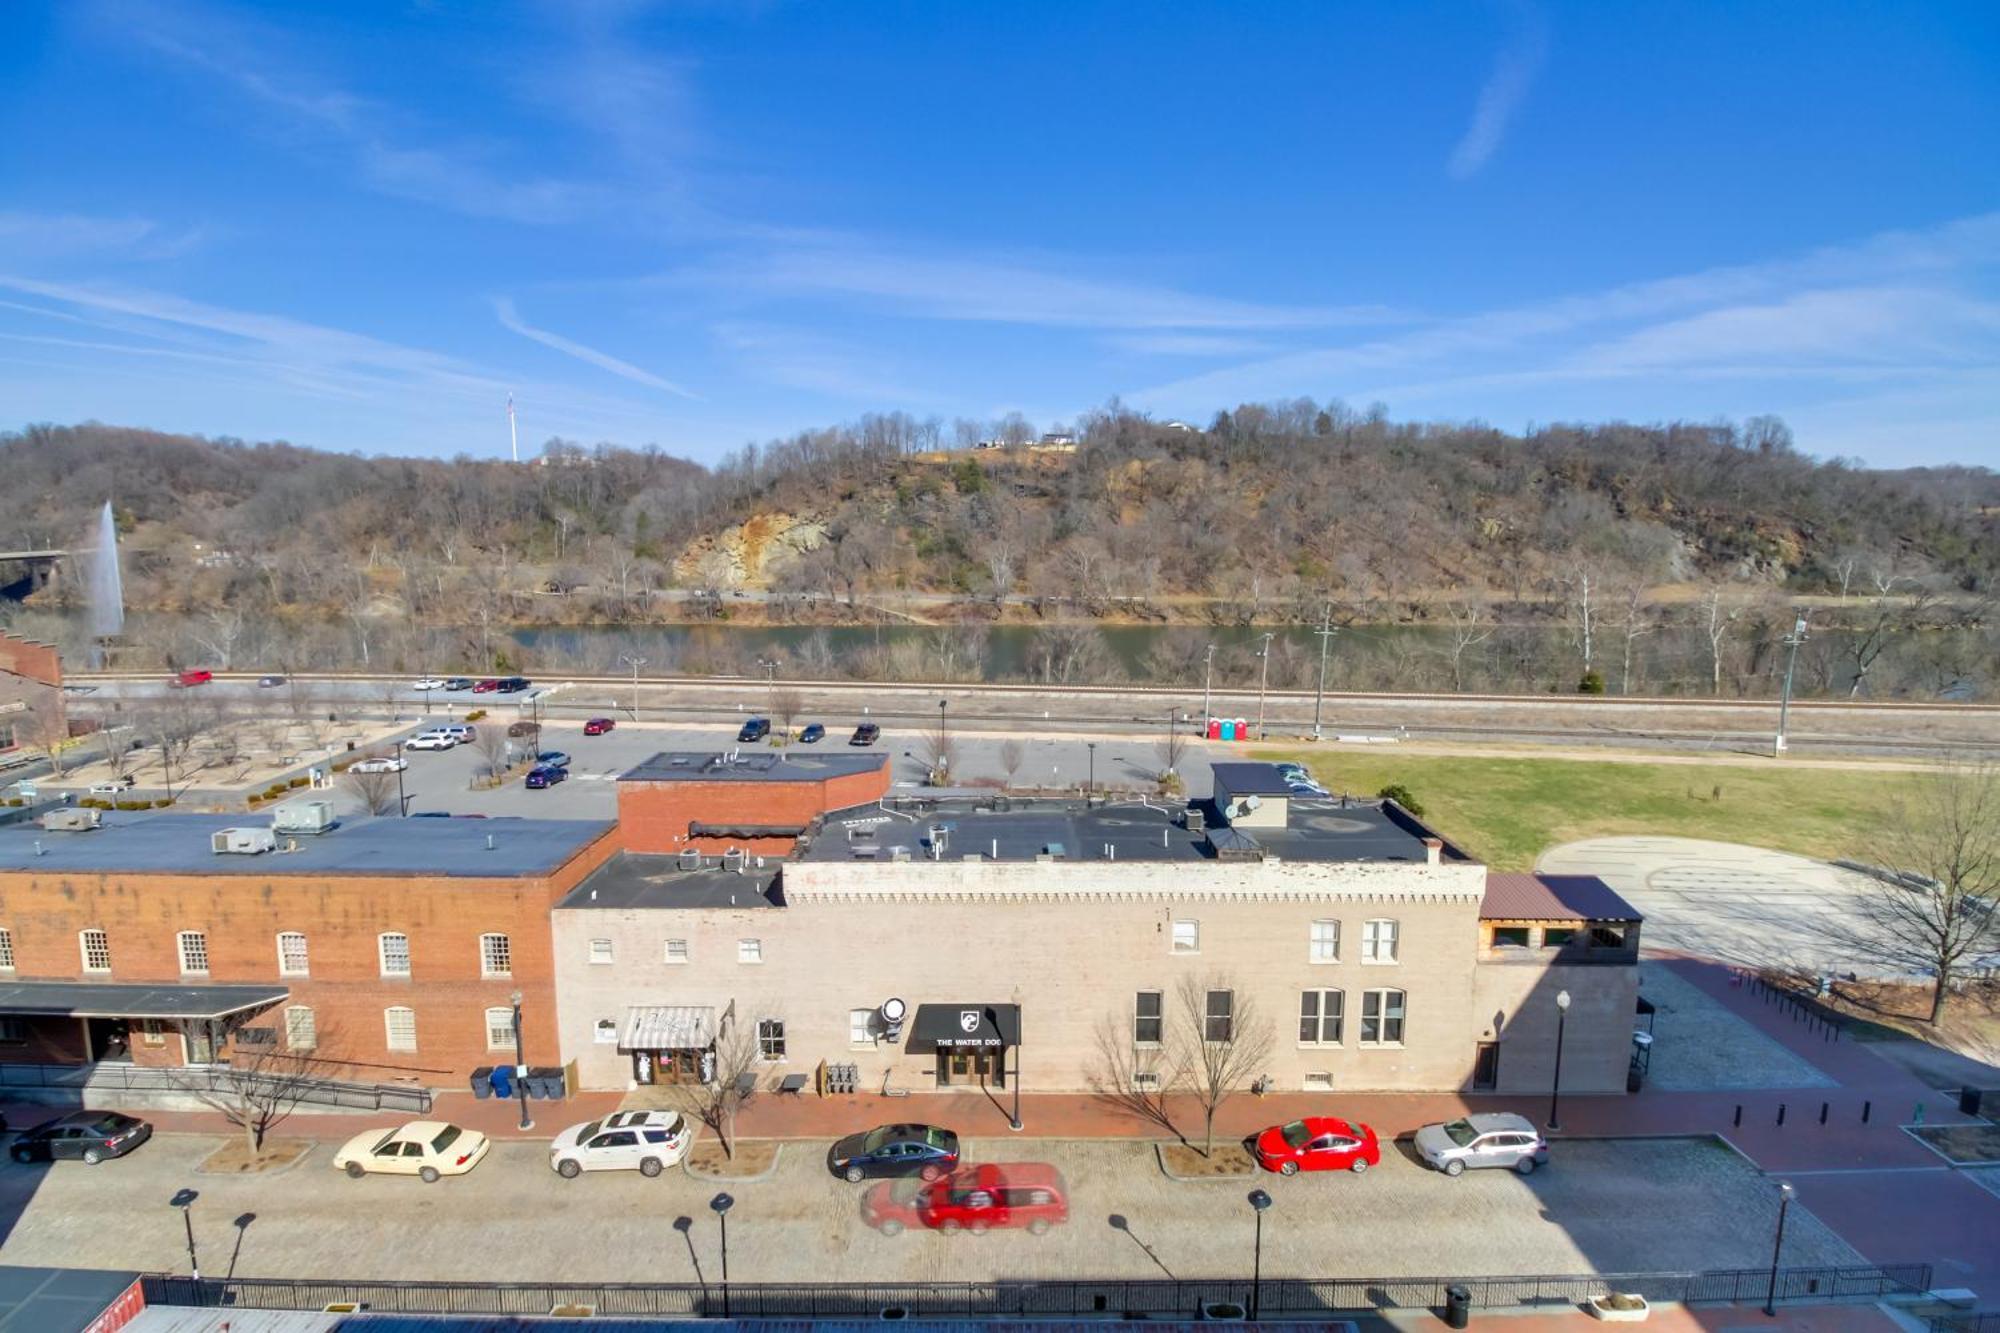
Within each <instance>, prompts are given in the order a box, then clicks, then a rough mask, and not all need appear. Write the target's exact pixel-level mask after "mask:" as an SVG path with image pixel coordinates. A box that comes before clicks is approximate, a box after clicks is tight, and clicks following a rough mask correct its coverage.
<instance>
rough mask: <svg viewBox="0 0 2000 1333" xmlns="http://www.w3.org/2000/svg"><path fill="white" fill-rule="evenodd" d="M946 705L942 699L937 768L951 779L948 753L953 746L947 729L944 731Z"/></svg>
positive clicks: (939, 713) (939, 703)
mask: <svg viewBox="0 0 2000 1333" xmlns="http://www.w3.org/2000/svg"><path fill="white" fill-rule="evenodd" d="M945 703H946V701H945V700H943V699H940V700H938V752H937V766H938V768H939V770H940V771H942V772H943V773H944V774H945V776H947V777H949V776H950V775H951V760H950V758H949V757H948V751H949V749H950V745H951V737H950V736H949V734H948V733H947V732H946V731H945V729H944V706H945ZM940 785H942V784H940Z"/></svg>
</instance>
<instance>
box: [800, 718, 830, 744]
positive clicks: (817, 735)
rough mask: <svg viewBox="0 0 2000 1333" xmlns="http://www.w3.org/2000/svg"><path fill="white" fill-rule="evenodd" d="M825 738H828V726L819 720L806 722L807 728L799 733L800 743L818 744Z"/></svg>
mask: <svg viewBox="0 0 2000 1333" xmlns="http://www.w3.org/2000/svg"><path fill="white" fill-rule="evenodd" d="M825 739H826V728H825V727H823V726H821V725H820V724H819V723H817V722H808V723H806V728H805V730H804V731H801V732H800V733H799V744H800V745H818V744H819V743H820V742H821V741H823V740H825Z"/></svg>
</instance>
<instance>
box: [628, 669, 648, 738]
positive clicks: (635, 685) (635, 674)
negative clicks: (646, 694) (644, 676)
mask: <svg viewBox="0 0 2000 1333" xmlns="http://www.w3.org/2000/svg"><path fill="white" fill-rule="evenodd" d="M624 660H625V665H626V666H628V667H631V668H632V720H633V721H634V722H637V721H638V720H639V668H640V667H642V666H644V665H646V659H645V658H643V657H630V656H628V657H626V658H625V659H624Z"/></svg>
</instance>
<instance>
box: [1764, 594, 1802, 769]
mask: <svg viewBox="0 0 2000 1333" xmlns="http://www.w3.org/2000/svg"><path fill="white" fill-rule="evenodd" d="M1805 641H1806V618H1805V617H1804V616H1800V617H1799V618H1798V619H1797V620H1796V621H1794V622H1793V624H1792V632H1791V633H1790V634H1787V635H1786V636H1785V637H1784V639H1783V640H1781V642H1783V643H1784V645H1785V646H1786V647H1787V648H1790V649H1791V650H1792V651H1791V653H1790V654H1789V655H1787V656H1786V658H1785V690H1784V693H1783V694H1781V695H1780V696H1779V697H1778V743H1777V744H1776V745H1775V746H1773V747H1772V751H1771V752H1772V754H1773V755H1774V756H1776V757H1777V758H1780V759H1782V758H1784V757H1785V723H1786V722H1787V721H1788V720H1789V718H1790V717H1791V712H1792V668H1793V667H1796V666H1797V665H1798V664H1799V645H1800V644H1802V643H1804V642H1805Z"/></svg>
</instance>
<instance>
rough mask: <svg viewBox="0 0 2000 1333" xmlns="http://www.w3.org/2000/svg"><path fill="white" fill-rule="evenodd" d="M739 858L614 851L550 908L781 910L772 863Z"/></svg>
mask: <svg viewBox="0 0 2000 1333" xmlns="http://www.w3.org/2000/svg"><path fill="white" fill-rule="evenodd" d="M762 859H764V858H759V857H755V856H743V857H738V858H736V859H735V861H734V862H733V864H732V863H731V861H730V859H729V858H726V857H720V856H697V855H695V854H693V853H681V854H679V855H674V854H666V855H656V854H652V853H646V852H620V853H619V854H618V855H616V856H614V857H612V858H611V859H610V860H609V861H606V862H605V863H604V864H603V865H601V866H599V867H598V868H597V869H596V870H593V871H592V872H591V873H590V874H589V875H587V876H585V877H584V880H583V882H582V883H580V884H578V885H577V886H576V887H575V888H574V889H571V890H570V892H569V895H568V896H567V897H565V898H564V899H563V900H562V901H561V902H559V903H557V904H556V910H557V911H569V910H577V909H585V910H587V909H591V908H597V909H606V910H609V909H618V908H644V909H659V908H665V909H684V910H686V909H706V908H723V909H728V908H732V907H737V908H745V909H748V908H758V907H782V906H784V899H783V898H782V896H781V895H780V894H779V892H778V889H777V887H776V886H777V879H778V869H777V865H778V863H777V862H776V860H765V862H764V864H763V865H761V866H760V865H759V864H758V862H759V860H762Z"/></svg>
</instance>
